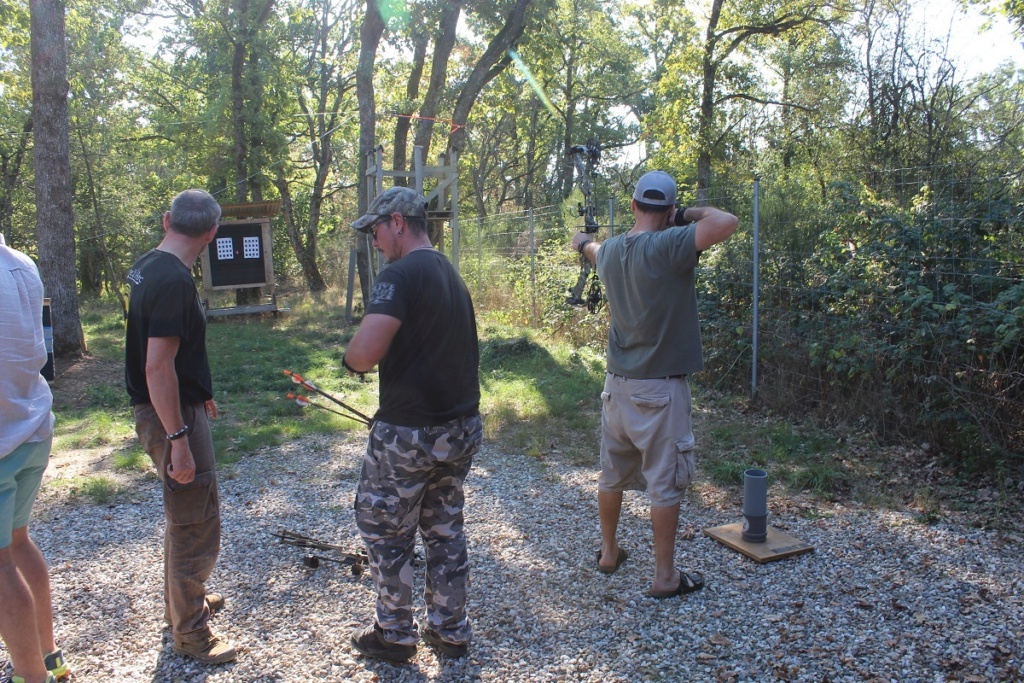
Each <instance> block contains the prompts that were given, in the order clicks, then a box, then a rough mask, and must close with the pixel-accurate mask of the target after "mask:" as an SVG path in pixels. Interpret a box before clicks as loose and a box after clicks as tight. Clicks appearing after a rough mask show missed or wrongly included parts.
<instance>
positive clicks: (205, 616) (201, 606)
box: [135, 403, 220, 644]
mask: <svg viewBox="0 0 1024 683" xmlns="http://www.w3.org/2000/svg"><path fill="white" fill-rule="evenodd" d="M181 415H182V417H183V418H184V420H185V424H187V425H190V426H191V427H192V433H191V434H190V435H189V436H188V444H189V448H191V450H192V457H193V458H194V459H195V463H196V476H195V479H194V480H192V481H191V482H189V483H188V484H179V483H178V482H176V481H174V480H173V479H171V478H170V477H168V476H167V463H168V462H169V459H170V457H171V443H170V442H169V441H168V440H167V439H166V438H165V436H166V432H165V431H164V426H163V424H161V422H160V418H159V417H157V414H156V411H155V410H154V409H153V406H151V405H148V404H146V405H136V406H135V432H136V434H138V435H139V441H141V442H142V447H143V448H144V449H145V450H146V453H148V454H149V457H150V459H152V461H153V465H154V466H155V467H156V471H157V472H158V473H159V475H160V481H161V482H163V497H164V517H165V519H166V523H167V526H166V529H165V531H164V603H165V604H166V606H167V614H168V615H170V618H171V624H172V631H173V633H174V640H175V642H176V643H179V644H180V643H185V642H195V641H201V640H203V639H205V638H206V637H208V636H209V634H210V629H209V626H207V621H209V619H210V610H209V608H208V607H207V606H206V580H207V579H209V578H210V574H211V573H212V572H213V567H214V565H215V564H216V563H217V556H218V555H219V554H220V507H219V498H218V495H217V471H216V469H215V466H214V458H213V437H212V435H211V434H210V422H209V420H208V419H207V417H206V408H205V407H204V405H203V404H202V403H197V404H194V405H183V406H181Z"/></svg>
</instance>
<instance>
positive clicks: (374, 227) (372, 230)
mask: <svg viewBox="0 0 1024 683" xmlns="http://www.w3.org/2000/svg"><path fill="white" fill-rule="evenodd" d="M390 220H391V214H387V215H386V216H381V217H380V218H378V219H377V220H375V221H374V222H373V223H370V227H369V228H368V232H369V233H370V234H371V235H373V239H377V226H379V225H381V224H382V223H387V222H388V221H390Z"/></svg>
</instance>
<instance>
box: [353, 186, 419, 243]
mask: <svg viewBox="0 0 1024 683" xmlns="http://www.w3.org/2000/svg"><path fill="white" fill-rule="evenodd" d="M395 212H398V213H400V214H402V215H403V216H415V217H418V218H424V219H425V218H426V217H427V200H425V199H424V198H423V195H421V194H420V193H419V192H417V191H416V190H413V189H411V188H408V187H401V186H395V187H392V188H388V189H387V190H385V191H384V192H381V193H380V194H379V195H377V196H376V198H374V200H373V201H372V202H370V207H369V208H368V209H367V210H366V214H365V215H363V216H361V217H360V218H358V219H357V220H355V221H353V222H352V229H353V230H358V231H359V232H367V231H369V229H370V226H371V225H373V223H374V222H375V221H376V220H377V219H378V218H380V217H381V216H388V215H390V214H393V213H395Z"/></svg>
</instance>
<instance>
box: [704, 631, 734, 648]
mask: <svg viewBox="0 0 1024 683" xmlns="http://www.w3.org/2000/svg"><path fill="white" fill-rule="evenodd" d="M708 640H709V641H710V642H711V643H712V644H713V645H732V641H731V640H729V639H728V638H726V637H725V636H723V635H722V634H721V633H716V634H715V635H713V636H711V637H710V638H708Z"/></svg>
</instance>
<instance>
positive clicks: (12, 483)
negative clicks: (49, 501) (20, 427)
mask: <svg viewBox="0 0 1024 683" xmlns="http://www.w3.org/2000/svg"><path fill="white" fill-rule="evenodd" d="M52 445H53V437H50V438H49V439H46V440H45V441H31V442H28V443H23V444H21V445H20V446H18V447H17V448H15V449H14V450H13V451H12V452H11V454H10V455H8V456H7V457H5V458H3V459H0V548H6V547H7V546H9V545H10V544H11V538H12V536H11V532H12V531H14V529H20V528H22V527H24V526H28V521H29V519H30V518H31V517H32V504H33V503H35V501H36V494H37V493H39V485H40V483H42V481H43V472H45V471H46V466H47V464H49V462H50V447H51V446H52Z"/></svg>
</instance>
